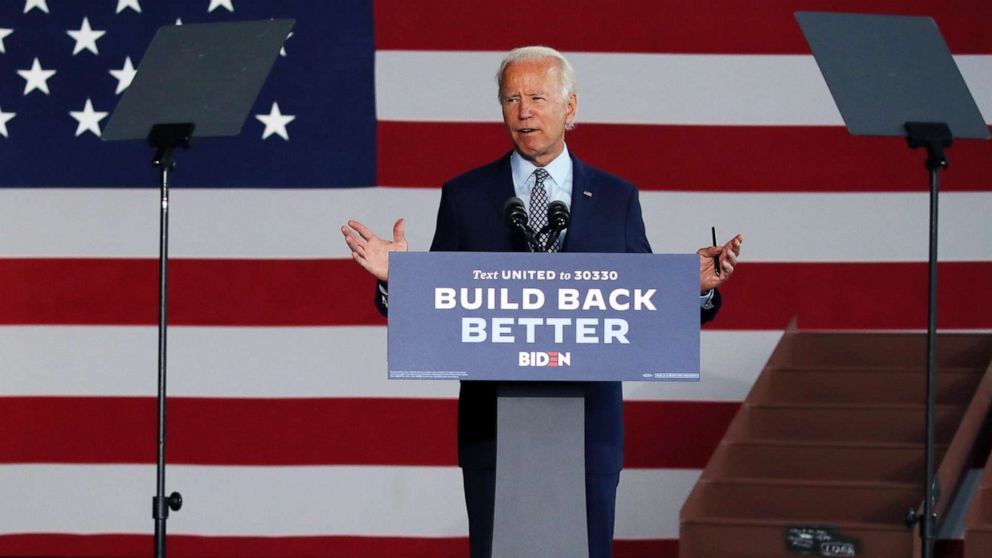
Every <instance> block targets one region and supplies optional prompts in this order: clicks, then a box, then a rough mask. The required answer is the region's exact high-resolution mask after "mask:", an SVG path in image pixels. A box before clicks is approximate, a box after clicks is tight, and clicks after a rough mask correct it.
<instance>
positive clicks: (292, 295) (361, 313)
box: [0, 259, 386, 326]
mask: <svg viewBox="0 0 992 558" xmlns="http://www.w3.org/2000/svg"><path fill="white" fill-rule="evenodd" d="M0 285H3V286H4V287H3V288H4V291H5V292H4V296H3V297H2V298H0V324H70V325H71V324H105V325H153V324H157V323H158V261H157V260H151V259H0ZM374 293H375V280H374V279H373V278H372V277H371V276H370V275H368V274H367V273H365V271H363V270H362V269H361V268H360V267H358V265H356V264H355V263H354V262H352V261H351V260H206V259H200V260H194V259H173V260H171V261H170V264H169V323H170V324H171V325H253V326H280V325H287V326H288V325H329V324H345V323H347V324H349V325H381V324H385V323H386V322H385V319H384V318H382V317H381V316H379V313H378V311H377V310H376V309H375V306H374Z"/></svg>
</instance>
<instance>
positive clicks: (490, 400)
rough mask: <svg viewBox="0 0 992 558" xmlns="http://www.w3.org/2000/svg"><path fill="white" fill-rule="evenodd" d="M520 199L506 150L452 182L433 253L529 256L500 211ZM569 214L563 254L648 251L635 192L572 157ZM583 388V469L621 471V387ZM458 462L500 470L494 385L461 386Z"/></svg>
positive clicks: (446, 189)
mask: <svg viewBox="0 0 992 558" xmlns="http://www.w3.org/2000/svg"><path fill="white" fill-rule="evenodd" d="M515 195H516V193H515V191H514V188H513V178H512V176H511V171H510V154H509V153H508V154H506V155H505V156H503V157H502V158H500V159H499V160H497V161H494V162H493V163H490V164H488V165H485V166H483V167H479V168H477V169H474V170H471V171H469V172H467V173H465V174H463V175H461V176H458V177H456V178H454V179H452V180H451V181H449V182H448V183H446V184H445V185H444V187H443V188H442V190H441V203H440V207H439V208H438V216H437V228H436V229H435V232H434V241H433V242H432V244H431V251H466V252H515V251H517V252H526V251H527V244H526V240H525V239H524V238H523V235H521V234H519V233H518V232H516V231H513V230H511V229H510V227H509V226H507V225H506V222H505V219H504V214H503V205H504V203H505V202H506V200H507V199H508V198H510V197H512V196H515ZM570 213H571V219H570V225H569V228H568V230H567V231H566V233H565V242H564V244H563V245H562V251H563V252H613V253H617V252H633V253H648V252H651V246H650V244H648V239H647V236H646V235H645V233H644V221H643V219H642V218H641V204H640V202H639V201H638V195H637V188H635V187H634V185H633V184H631V183H629V182H627V181H625V180H623V179H620V178H617V177H615V176H612V175H610V174H608V173H605V172H603V171H601V170H598V169H595V168H593V167H590V166H589V165H586V164H584V163H583V162H581V161H580V160H578V159H576V158H575V157H574V156H573V157H572V200H571V204H570ZM377 300H378V298H377ZM380 302H381V301H380ZM713 302H714V308H713V309H711V310H706V311H704V312H703V316H702V320H703V321H704V322H705V321H708V320H709V319H712V317H713V316H714V315H715V314H716V311H717V309H718V308H719V302H720V300H719V294H717V295H716V296H715V297H714V299H713ZM380 308H382V305H381V303H380ZM581 385H582V386H583V389H584V390H585V412H586V420H585V423H586V424H585V432H586V471H587V472H589V473H616V472H619V471H620V469H621V467H622V466H623V402H622V396H621V389H620V383H619V382H587V383H582V384H581ZM458 463H459V465H461V466H462V467H463V468H466V469H492V468H495V466H496V383H495V382H479V381H464V382H462V383H461V392H460V395H459V399H458Z"/></svg>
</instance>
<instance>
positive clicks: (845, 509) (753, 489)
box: [700, 482, 921, 524]
mask: <svg viewBox="0 0 992 558" xmlns="http://www.w3.org/2000/svg"><path fill="white" fill-rule="evenodd" d="M701 488H702V491H701V493H700V495H701V496H702V498H701V502H702V508H701V511H702V513H703V516H704V517H725V518H747V519H776V520H778V519H782V520H784V519H793V520H802V521H828V520H829V521H854V522H875V523H888V524H898V523H899V522H900V521H902V519H903V518H904V517H905V515H906V510H908V509H909V508H910V507H913V506H916V505H918V504H919V502H920V499H921V495H920V490H919V489H917V488H916V487H905V488H876V487H864V488H861V487H857V488H851V487H838V486H783V485H775V484H755V483H743V482H742V483H729V482H720V483H707V484H706V486H701Z"/></svg>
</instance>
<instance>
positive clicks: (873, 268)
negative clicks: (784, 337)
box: [713, 237, 992, 329]
mask: <svg viewBox="0 0 992 558" xmlns="http://www.w3.org/2000/svg"><path fill="white" fill-rule="evenodd" d="M920 240H921V241H922V240H923V238H922V237H921V238H920ZM866 241H868V240H867V239H866ZM812 249H814V250H815V248H812ZM879 249H880V250H884V247H882V246H879ZM927 277H928V276H927V264H926V263H923V262H920V263H843V264H841V263H822V264H818V263H804V264H792V265H790V264H742V265H741V266H740V268H739V271H738V272H735V273H734V277H733V279H732V280H731V281H730V282H728V283H727V285H726V286H725V287H724V288H722V289H721V291H722V294H723V295H724V308H723V310H721V312H720V315H719V316H718V317H717V319H716V320H715V321H714V322H713V325H714V326H716V327H718V328H720V329H784V328H785V327H786V325H787V324H788V323H789V320H791V319H792V317H797V318H798V324H799V327H800V328H801V329H926V327H927V292H928V283H927ZM937 285H938V289H939V292H938V297H937V299H938V310H937V326H938V327H940V328H943V329H969V328H974V329H987V328H989V327H992V262H944V263H941V264H940V265H939V267H938V272H937Z"/></svg>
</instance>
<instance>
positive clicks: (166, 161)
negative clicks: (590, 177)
mask: <svg viewBox="0 0 992 558" xmlns="http://www.w3.org/2000/svg"><path fill="white" fill-rule="evenodd" d="M158 165H159V169H160V170H161V174H162V199H161V201H162V207H161V213H160V214H159V244H158V458H157V466H156V469H157V481H156V483H157V490H156V492H155V500H154V502H153V503H152V508H153V510H152V517H154V518H155V558H164V557H165V522H166V520H167V519H168V517H169V510H168V507H167V506H166V498H165V393H166V391H165V377H166V374H165V364H166V361H165V356H166V329H167V326H168V316H167V309H168V298H169V292H168V288H169V167H171V166H172V161H171V157H167V156H166V157H162V158H161V159H160V160H159V161H158Z"/></svg>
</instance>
